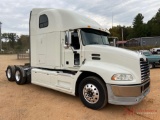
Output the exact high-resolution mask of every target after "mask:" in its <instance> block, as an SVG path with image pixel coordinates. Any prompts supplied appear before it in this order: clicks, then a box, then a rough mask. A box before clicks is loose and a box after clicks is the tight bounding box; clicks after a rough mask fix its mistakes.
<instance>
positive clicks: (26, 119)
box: [0, 55, 160, 120]
mask: <svg viewBox="0 0 160 120" xmlns="http://www.w3.org/2000/svg"><path fill="white" fill-rule="evenodd" d="M27 62H28V60H17V58H16V55H0V120H124V119H126V120H130V119H132V120H145V119H149V120H158V119H160V67H159V68H154V69H151V91H150V93H149V95H148V96H147V97H146V98H145V99H144V100H143V101H142V102H141V103H139V104H137V105H133V106H121V105H119V106H118V105H111V104H108V105H107V106H106V107H105V108H103V109H101V110H91V109H89V108H86V107H85V106H84V105H83V104H82V103H81V101H80V99H79V98H78V97H74V96H71V95H67V94H64V93H61V92H57V91H55V90H51V89H48V88H44V87H40V86H37V85H33V84H26V85H17V84H16V83H15V82H9V81H8V80H7V78H6V75H5V70H6V68H7V65H19V64H24V63H27Z"/></svg>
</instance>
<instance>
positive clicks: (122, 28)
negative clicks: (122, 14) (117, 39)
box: [122, 27, 124, 47]
mask: <svg viewBox="0 0 160 120" xmlns="http://www.w3.org/2000/svg"><path fill="white" fill-rule="evenodd" d="M123 40H124V39H123V27H122V41H123ZM123 47H124V43H123Z"/></svg>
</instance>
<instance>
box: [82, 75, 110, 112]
mask: <svg viewBox="0 0 160 120" xmlns="http://www.w3.org/2000/svg"><path fill="white" fill-rule="evenodd" d="M79 95H80V99H81V101H82V102H83V104H84V105H85V106H86V107H88V108H91V109H95V110H96V109H101V108H103V107H104V106H105V105H106V103H107V89H106V86H105V84H104V83H103V82H102V81H101V79H99V78H97V77H94V76H90V77H87V78H84V79H83V80H82V82H81V83H80V85H79Z"/></svg>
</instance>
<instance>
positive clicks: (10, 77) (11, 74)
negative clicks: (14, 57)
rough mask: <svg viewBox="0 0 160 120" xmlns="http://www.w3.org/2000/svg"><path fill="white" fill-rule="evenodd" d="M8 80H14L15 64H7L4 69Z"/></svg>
mask: <svg viewBox="0 0 160 120" xmlns="http://www.w3.org/2000/svg"><path fill="white" fill-rule="evenodd" d="M6 76H7V79H8V81H15V66H11V65H9V66H8V67H7V70H6Z"/></svg>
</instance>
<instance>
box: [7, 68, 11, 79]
mask: <svg viewBox="0 0 160 120" xmlns="http://www.w3.org/2000/svg"><path fill="white" fill-rule="evenodd" d="M7 77H8V78H11V69H8V70H7Z"/></svg>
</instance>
